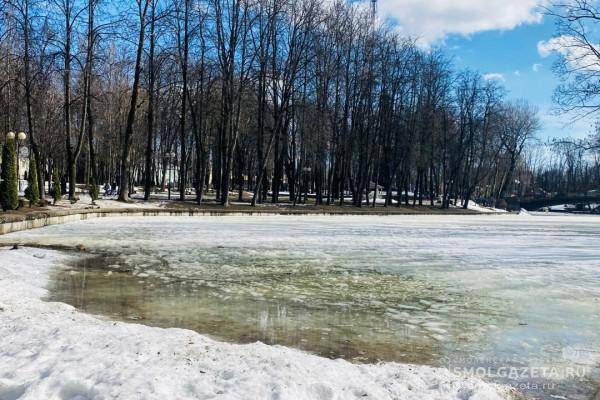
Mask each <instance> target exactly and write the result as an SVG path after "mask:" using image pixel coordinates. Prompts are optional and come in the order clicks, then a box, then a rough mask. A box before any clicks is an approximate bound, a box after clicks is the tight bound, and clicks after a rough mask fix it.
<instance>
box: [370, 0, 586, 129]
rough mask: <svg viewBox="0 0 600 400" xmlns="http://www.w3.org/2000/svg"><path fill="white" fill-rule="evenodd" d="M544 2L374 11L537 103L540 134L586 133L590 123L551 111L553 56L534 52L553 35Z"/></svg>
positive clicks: (439, 2)
mask: <svg viewBox="0 0 600 400" xmlns="http://www.w3.org/2000/svg"><path fill="white" fill-rule="evenodd" d="M547 1H548V0H427V1H424V0H378V12H379V15H380V17H382V18H385V19H388V20H391V21H392V22H393V23H394V24H395V25H396V26H398V27H399V29H400V30H401V31H402V32H403V33H405V34H407V35H410V36H413V37H418V38H420V40H421V44H422V45H424V46H432V45H434V46H441V47H443V48H444V49H445V51H446V52H447V54H449V55H450V56H451V57H452V58H453V62H454V65H455V66H456V67H457V68H458V69H461V68H470V69H472V70H477V71H480V72H481V73H482V74H484V75H487V76H488V78H489V79H498V80H500V81H501V82H502V83H503V85H504V86H505V87H506V88H507V90H508V91H509V94H508V97H509V98H515V99H519V98H523V99H526V100H528V101H529V102H530V103H532V104H535V105H536V106H538V108H539V110H540V119H541V121H542V126H543V127H542V131H541V132H540V134H539V137H540V138H542V139H548V138H553V137H566V136H572V137H585V136H587V135H588V134H589V133H591V131H592V129H593V127H594V126H593V125H594V124H593V121H591V120H582V121H577V122H575V123H569V121H571V119H572V118H571V117H570V116H568V115H556V114H555V113H554V112H553V111H554V110H553V104H552V93H553V91H554V88H555V87H556V86H557V85H558V78H557V77H556V76H555V75H554V73H553V72H552V64H553V62H554V61H555V59H556V56H555V55H553V54H552V53H551V52H542V53H540V51H539V50H538V46H539V44H540V43H544V42H547V41H548V40H550V39H551V38H552V37H553V36H554V35H555V26H554V21H553V20H552V19H551V18H549V17H545V16H543V15H542V13H541V12H540V11H541V8H540V6H543V5H545V4H547ZM534 66H535V67H534Z"/></svg>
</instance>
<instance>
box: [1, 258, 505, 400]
mask: <svg viewBox="0 0 600 400" xmlns="http://www.w3.org/2000/svg"><path fill="white" fill-rule="evenodd" d="M0 253H1V254H0V337H2V346H1V347H0V399H17V398H19V399H24V400H27V399H36V400H37V399H73V398H77V399H80V398H81V399H84V398H85V399H87V398H89V399H92V398H93V399H104V398H122V399H166V398H170V399H208V398H214V397H218V398H220V399H267V398H269V399H294V400H299V399H353V398H357V399H358V398H360V399H369V398H371V399H381V400H384V399H407V400H410V399H414V400H427V399H440V400H441V399H457V400H458V399H464V398H466V397H465V394H468V398H469V399H477V400H496V399H501V398H507V397H509V390H508V389H506V388H501V387H498V386H496V385H492V384H489V383H485V382H483V381H482V380H479V379H476V378H467V377H459V376H457V375H454V374H452V373H451V372H450V371H448V370H446V369H439V368H432V367H427V366H413V365H406V364H398V363H381V364H376V365H357V364H351V363H349V362H347V361H343V360H330V359H325V358H321V357H318V356H314V355H310V354H307V353H304V352H301V351H299V350H293V349H288V348H284V347H280V346H268V345H265V344H262V343H254V344H248V345H236V344H228V343H222V342H217V341H214V340H211V339H209V338H207V337H205V336H202V335H199V334H197V333H195V332H192V331H188V330H182V329H161V328H153V327H148V326H143V325H137V324H129V323H122V322H113V321H107V320H101V319H98V318H95V317H93V316H90V315H87V314H83V313H81V312H79V311H77V310H75V309H74V308H73V307H71V306H68V305H66V304H63V303H49V302H44V301H43V300H41V299H42V297H43V296H44V295H45V294H46V291H45V289H43V287H44V285H45V284H46V279H47V273H48V271H49V268H50V266H51V265H53V264H54V263H56V262H60V261H61V260H63V261H64V259H65V258H66V257H69V256H67V255H65V254H62V253H58V252H55V251H51V250H39V249H33V248H21V249H19V250H8V249H7V248H4V249H0Z"/></svg>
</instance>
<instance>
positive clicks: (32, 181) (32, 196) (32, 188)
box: [25, 155, 40, 207]
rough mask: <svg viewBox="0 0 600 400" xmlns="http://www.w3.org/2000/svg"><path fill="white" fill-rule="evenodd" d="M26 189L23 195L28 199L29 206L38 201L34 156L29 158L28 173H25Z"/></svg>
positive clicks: (38, 193)
mask: <svg viewBox="0 0 600 400" xmlns="http://www.w3.org/2000/svg"><path fill="white" fill-rule="evenodd" d="M27 182H28V185H27V189H26V190H25V197H26V198H27V200H29V206H30V207H31V204H36V203H37V202H38V201H40V191H39V188H38V176H37V168H36V163H35V156H33V155H32V156H31V157H30V158H29V174H27Z"/></svg>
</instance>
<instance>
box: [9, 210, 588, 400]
mask: <svg viewBox="0 0 600 400" xmlns="http://www.w3.org/2000/svg"><path fill="white" fill-rule="evenodd" d="M15 238H18V239H19V241H20V242H21V243H23V244H32V245H50V246H52V245H64V246H71V247H75V246H77V245H83V246H85V248H87V249H89V250H90V252H91V253H92V254H93V256H91V257H87V258H85V259H83V260H82V261H81V262H80V263H79V264H76V265H58V266H57V268H56V269H55V270H54V272H53V274H52V276H51V282H50V288H49V289H50V291H49V293H50V295H49V299H50V300H55V301H64V302H67V303H70V304H72V305H74V306H76V307H78V308H81V309H83V310H86V311H88V312H90V313H94V314H101V315H105V316H108V317H110V318H117V319H124V320H129V321H137V322H140V323H145V324H149V325H154V326H162V327H183V328H189V329H194V330H196V331H198V332H200V333H203V334H208V335H210V336H213V337H216V338H219V339H223V340H229V341H234V342H252V341H256V340H260V341H263V342H266V343H270V344H280V345H286V346H292V347H296V348H300V349H304V350H308V351H311V352H315V353H318V354H321V355H323V356H327V357H343V358H346V359H349V360H351V361H355V362H371V361H377V360H383V361H401V362H414V363H424V364H429V365H440V366H445V367H449V368H451V369H454V368H460V369H459V371H465V372H471V373H476V374H477V375H482V376H483V377H484V378H486V379H490V380H494V381H498V382H502V383H509V384H513V385H519V388H520V389H521V390H522V391H524V392H525V393H527V394H529V395H532V396H533V397H535V398H544V399H550V398H561V397H551V396H563V397H564V398H568V399H589V398H590V397H591V396H592V395H593V393H594V391H595V390H596V389H597V388H598V386H597V384H596V383H594V379H597V378H598V362H599V361H600V270H599V268H598V265H600V262H599V261H600V246H599V245H598V243H599V241H598V240H599V239H600V219H597V218H593V217H586V218H575V217H553V218H520V217H459V218H451V217H431V218H427V217H418V218H410V217H386V218H372V217H364V218H360V217H342V218H340V217H310V218H302V217H227V218H160V217H157V218H149V219H135V218H115V219H107V220H99V221H88V222H86V223H85V224H83V223H82V224H71V225H63V226H53V227H48V228H44V229H40V230H35V231H30V232H24V233H19V234H18V235H10V240H12V241H14V240H15ZM1 241H2V239H0V242H1ZM507 368H508V370H507ZM544 368H546V370H544ZM547 368H553V369H552V370H547ZM576 368H583V372H584V373H583V374H581V375H577V374H575V376H572V375H573V374H570V373H569V371H571V370H573V371H575V372H577V373H579V371H580V370H574V369H576ZM482 371H483V373H482ZM515 374H517V375H515ZM595 388H596V389H595Z"/></svg>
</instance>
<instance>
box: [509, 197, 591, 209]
mask: <svg viewBox="0 0 600 400" xmlns="http://www.w3.org/2000/svg"><path fill="white" fill-rule="evenodd" d="M506 202H507V203H508V205H509V207H510V208H511V209H513V210H519V209H521V208H524V209H525V210H527V211H536V210H539V209H540V208H543V207H551V206H558V205H561V204H574V205H576V204H584V205H585V206H586V208H587V205H588V203H600V196H557V197H549V198H542V199H522V200H520V201H519V199H517V198H515V197H511V198H508V199H506Z"/></svg>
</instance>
